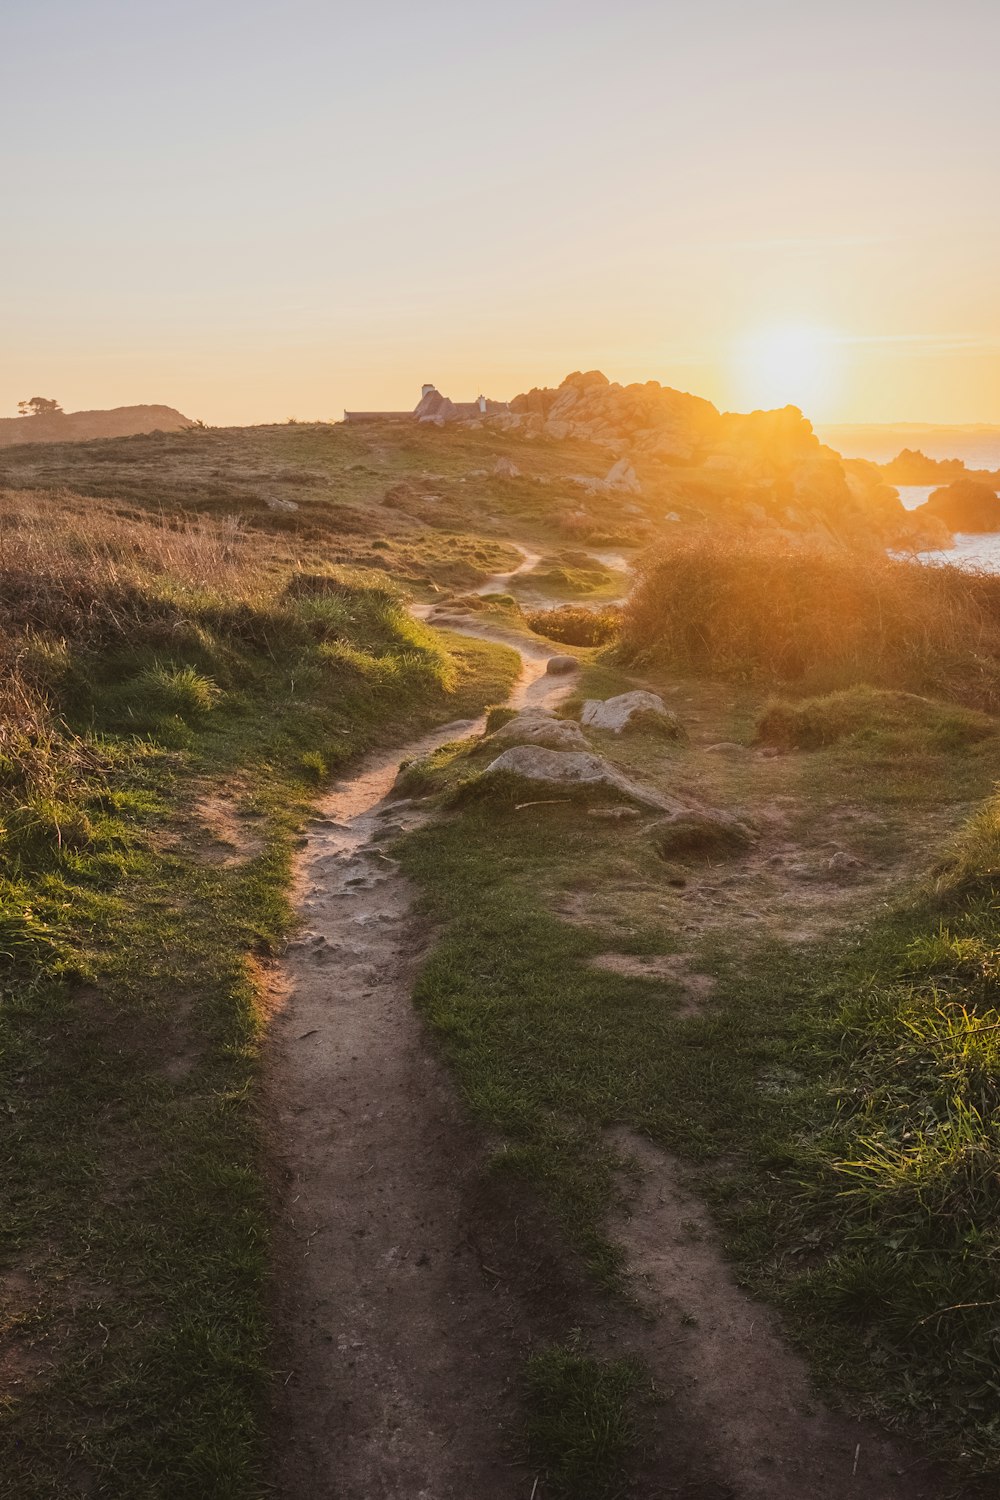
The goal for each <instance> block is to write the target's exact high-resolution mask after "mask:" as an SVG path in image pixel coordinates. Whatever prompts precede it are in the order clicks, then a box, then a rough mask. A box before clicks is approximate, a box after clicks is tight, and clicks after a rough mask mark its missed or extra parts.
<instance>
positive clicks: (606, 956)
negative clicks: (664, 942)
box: [590, 953, 717, 1016]
mask: <svg viewBox="0 0 1000 1500" xmlns="http://www.w3.org/2000/svg"><path fill="white" fill-rule="evenodd" d="M693 962H694V959H693V955H692V954H690V953H656V954H652V955H649V954H637V953H598V954H597V956H596V957H595V958H592V959H591V960H590V963H591V967H592V968H595V969H605V970H606V971H607V972H609V973H611V974H626V975H628V976H629V977H630V978H632V979H649V980H653V981H656V980H664V979H665V980H667V981H668V982H669V983H670V984H671V985H674V986H675V987H676V988H677V989H679V990H680V991H681V992H682V994H683V996H684V998H683V1000H682V1001H681V1003H680V1005H679V1006H678V1007H677V1011H676V1014H677V1015H679V1016H696V1015H699V1014H700V1012H701V1010H702V1008H703V1006H704V1003H705V1001H706V1000H707V999H708V997H709V995H711V993H712V991H713V990H714V989H715V987H716V983H717V981H716V980H715V979H714V978H713V976H712V975H711V974H700V973H698V971H697V970H696V969H692V968H691V967H690V966H691V964H692V963H693Z"/></svg>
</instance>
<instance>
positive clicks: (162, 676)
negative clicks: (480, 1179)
mask: <svg viewBox="0 0 1000 1500" xmlns="http://www.w3.org/2000/svg"><path fill="white" fill-rule="evenodd" d="M60 587H61V586H60ZM40 588H41V585H39V587H38V588H36V589H35V590H34V591H33V593H32V595H31V597H32V598H33V599H35V600H37V599H38V598H39V597H41V595H43V594H44V589H42V590H41V594H40V593H39V589H40ZM46 597H47V596H46ZM59 597H60V598H65V595H64V594H60V595H59ZM54 598H55V595H53V599H54ZM32 607H34V605H33V606H32ZM47 607H51V608H52V609H54V608H55V603H52V604H51V606H47ZM59 607H60V608H62V607H63V605H62V604H60V605H59ZM126 608H127V611H128V614H127V618H126V617H125V611H126ZM69 639H70V642H71V644H70V645H69V646H68V647H67V648H66V649H65V650H64V651H60V650H58V649H56V646H55V645H54V644H52V643H51V642H50V643H49V644H48V645H47V646H46V649H44V650H41V651H39V650H37V649H36V650H35V653H34V657H32V658H31V659H30V660H29V659H28V658H29V656H30V653H28V654H27V655H25V654H22V656H21V657H20V658H19V660H21V662H22V665H23V667H24V670H25V671H27V672H29V673H31V672H34V673H36V675H35V677H32V678H26V679H25V684H26V687H25V691H26V692H27V691H28V689H29V688H30V686H31V682H33V681H34V682H38V683H40V682H41V677H40V675H38V674H40V673H41V670H42V668H44V669H45V671H47V672H48V673H49V677H48V679H47V680H48V684H49V685H48V687H47V689H46V691H47V694H48V712H49V714H50V718H49V719H48V720H45V719H44V715H43V717H42V719H40V720H39V721H38V722H39V723H41V724H42V725H43V729H44V733H42V734H41V736H39V733H37V732H35V731H32V733H31V734H28V733H27V731H25V732H24V733H23V734H21V736H20V738H19V737H18V732H17V731H16V729H10V730H9V731H8V729H7V727H6V726H5V731H4V738H3V740H2V742H0V824H2V842H0V1079H2V1090H3V1097H4V1099H5V1100H7V1101H9V1104H8V1108H7V1112H6V1113H5V1116H4V1125H3V1132H2V1145H0V1151H2V1169H3V1176H4V1194H5V1212H4V1216H3V1222H2V1225H0V1272H2V1285H3V1287H4V1293H3V1299H2V1302H0V1339H2V1345H3V1349H4V1352H5V1358H6V1360H7V1368H8V1370H9V1371H12V1372H13V1373H12V1378H11V1379H10V1381H9V1382H8V1384H7V1387H6V1391H5V1395H4V1397H3V1401H2V1404H0V1474H2V1476H3V1477H2V1479H0V1490H3V1492H4V1493H6V1494H10V1495H12V1496H13V1495H17V1496H18V1500H41V1497H43V1496H44V1497H46V1500H48V1497H58V1496H70V1495H78V1494H80V1493H84V1492H86V1493H94V1494H100V1495H103V1496H115V1497H121V1500H125V1497H128V1500H132V1497H135V1496H137V1495H142V1496H143V1497H147V1496H148V1497H151V1500H152V1497H158V1496H163V1497H166V1496H170V1497H175V1496H190V1497H199V1500H200V1497H207V1496H213V1497H232V1500H237V1497H238V1500H250V1497H253V1496H257V1495H260V1494H262V1493H263V1480H262V1472H263V1470H262V1465H263V1454H262V1446H263V1439H262V1432H263V1424H264V1417H265V1406H266V1397H267V1387H268V1381H269V1370H268V1328H267V1312H266V1283H267V1274H268V1253H269V1252H268V1218H269V1208H270V1206H269V1203H268V1200H267V1189H266V1185H265V1181H264V1176H263V1160H262V1138H261V1119H260V1096H259V1083H260V1052H259V1049H260V1042H261V1035H262V1026H263V1016H262V1011H261V989H262V974H261V969H260V965H261V963H262V962H266V960H267V959H268V957H269V956H271V955H273V954H275V953H277V952H278V951H280V947H281V944H282V942H283V940H284V937H285V935H286V934H287V932H288V931H289V928H290V924H291V922H292V913H291V911H290V909H289V906H288V901H287V894H286V892H287V887H288V879H289V873H290V867H291V857H292V850H293V846H294V840H295V838H296V836H297V833H298V830H299V828H300V826H301V823H302V819H303V817H304V815H305V814H306V812H307V810H308V806H309V799H310V797H311V796H313V795H314V794H315V786H316V784H317V782H320V781H322V780H325V779H326V777H327V775H328V774H329V773H330V772H331V771H334V770H336V769H338V768H340V767H343V766H344V765H346V764H347V763H348V762H349V761H350V760H351V759H352V758H353V757H355V756H357V755H358V754H359V753H360V752H362V751H364V750H365V749H366V748H368V747H369V746H372V745H375V744H384V743H388V742H391V741H393V740H398V739H401V738H403V737H404V736H405V735H408V734H410V733H412V732H417V731H419V730H421V729H423V728H425V727H428V726H429V725H430V724H432V723H434V722H440V721H442V720H446V719H448V718H451V717H456V716H465V715H469V714H472V713H475V712H477V711H479V710H480V709H481V708H482V707H483V706H484V705H485V704H487V703H489V702H493V701H496V700H497V699H498V698H501V697H503V696H504V694H505V692H506V691H507V689H508V687H509V685H510V682H511V680H512V678H513V677H514V676H515V675H516V668H517V663H516V658H515V657H514V654H513V653H511V652H509V651H506V650H504V649H503V648H494V647H491V646H489V645H485V644H483V643H479V642H466V641H456V640H451V641H450V644H449V643H448V642H447V641H446V640H445V638H443V637H436V636H434V635H433V634H432V633H431V632H428V631H426V630H424V629H423V627H419V626H415V625H414V624H413V623H412V622H411V621H410V620H409V619H408V618H407V617H406V615H405V613H404V612H403V610H402V607H401V605H400V603H399V601H398V600H397V599H396V597H395V595H394V594H393V593H392V592H391V591H388V590H386V589H385V588H384V587H382V586H380V585H377V584H376V583H375V582H374V581H372V580H370V579H368V578H361V579H357V578H352V577H348V576H345V575H339V574H337V575H332V574H331V575H328V576H326V577H325V578H322V579H320V580H319V581H314V583H313V584H312V585H310V586H309V587H308V588H306V587H304V586H302V585H301V584H299V585H298V586H297V588H296V589H295V590H292V591H286V592H284V593H280V592H279V593H275V592H274V591H272V592H271V593H270V594H262V595H261V596H260V597H259V598H258V599H255V600H251V601H246V600H245V601H244V602H234V600H233V599H232V598H229V597H223V596H221V595H215V594H213V593H212V592H211V591H210V590H207V589H199V590H194V591H191V590H188V591H181V592H178V591H177V590H176V589H175V588H174V587H173V586H172V585H171V584H170V583H169V580H168V581H167V582H166V583H162V584H161V583H153V582H152V580H151V581H150V584H149V586H148V587H147V588H145V589H144V588H142V587H138V588H137V589H135V590H133V591H132V592H129V591H128V590H125V591H124V592H122V591H119V592H118V593H115V592H114V590H113V589H111V588H110V587H105V586H104V584H101V586H100V587H97V585H95V591H94V594H93V608H90V606H88V613H87V615H86V617H85V618H84V617H81V625H80V628H79V629H78V630H77V631H76V632H75V634H74V635H73V636H71V637H69ZM35 658H37V659H38V661H36V663H35V665H34V666H33V665H32V662H33V661H35ZM38 662H40V663H41V665H38ZM53 663H55V667H53ZM56 669H57V670H56ZM40 690H41V689H40V688H39V691H40ZM32 691H34V689H32ZM38 701H39V703H42V702H43V701H44V700H42V699H39V700H38ZM42 712H43V711H42V709H41V708H39V709H38V713H40V714H41V713H42ZM10 722H11V723H12V724H13V723H14V722H15V721H13V720H12V721H10ZM46 724H47V725H48V727H47V728H46V727H44V726H45V725H46ZM206 796H215V797H221V798H222V799H223V800H224V802H225V804H226V806H227V807H228V808H229V810H230V813H231V816H232V818H233V820H234V821H235V825H236V827H237V828H238V830H239V834H238V836H237V842H238V845H239V842H240V840H242V846H241V847H236V848H235V849H234V848H231V847H230V846H229V845H228V844H226V843H225V842H220V840H219V838H216V837H213V836H206V833H205V829H204V826H203V825H204V816H203V814H202V813H201V812H200V811H199V807H200V799H202V798H204V797H206ZM220 856H225V858H221V857H220Z"/></svg>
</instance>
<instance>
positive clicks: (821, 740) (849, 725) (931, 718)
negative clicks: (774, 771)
mask: <svg viewBox="0 0 1000 1500" xmlns="http://www.w3.org/2000/svg"><path fill="white" fill-rule="evenodd" d="M996 732H997V726H996V723H995V722H994V721H993V720H992V719H991V718H989V717H988V716H987V715H986V714H983V713H978V712H976V711H975V710H974V709H969V708H962V707H956V706H955V705H954V704H947V703H938V702H935V701H934V700H933V699H930V698H923V697H920V696H919V695H918V694H916V693H901V692H893V691H892V690H890V689H885V688H873V687H868V686H858V687H853V688H847V689H844V690H843V691H841V692H837V693H828V694H826V695H824V696H822V697H816V698H804V699H800V700H797V701H795V700H788V699H771V701H770V702H769V703H767V704H766V705H765V707H764V710H763V712H762V713H761V715H760V718H759V719H758V721H757V733H756V738H757V742H758V743H759V744H762V745H775V746H777V747H778V748H780V749H783V750H819V749H822V748H823V747H824V746H826V745H834V744H836V743H837V742H838V741H840V740H846V739H853V738H856V737H857V738H861V737H863V738H865V739H868V740H873V739H884V738H885V737H886V736H887V735H892V736H893V737H894V739H896V740H897V741H899V740H900V739H901V738H903V737H913V738H915V739H919V741H920V743H921V745H922V746H923V747H924V748H926V749H930V750H939V751H941V752H945V753H950V752H952V751H955V750H961V749H962V748H963V746H966V745H973V744H977V743H978V742H979V741H981V740H984V739H988V738H990V737H991V736H992V735H995V734H996Z"/></svg>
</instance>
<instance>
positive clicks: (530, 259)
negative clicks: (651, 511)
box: [0, 0, 1000, 424]
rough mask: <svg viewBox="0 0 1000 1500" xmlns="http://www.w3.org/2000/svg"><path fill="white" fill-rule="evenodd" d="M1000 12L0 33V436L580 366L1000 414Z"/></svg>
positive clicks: (617, 374) (450, 4)
mask: <svg viewBox="0 0 1000 1500" xmlns="http://www.w3.org/2000/svg"><path fill="white" fill-rule="evenodd" d="M998 48H1000V3H998V0H948V3H947V4H944V3H942V0H838V3H836V4H834V3H826V0H823V3H820V0H615V3H600V4H598V3H594V0H506V3H504V4H496V3H494V4H492V5H484V4H476V3H475V0H412V3H408V4H403V3H398V0H367V3H365V4H363V5H362V4H358V3H352V4H350V5H347V4H342V3H340V0H281V3H278V0H238V3H237V0H198V3H192V0H171V3H170V4H166V3H163V0H140V3H136V0H33V3H32V4H30V5H27V4H26V5H22V6H20V7H19V8H15V6H14V3H13V0H4V3H3V5H2V13H0V129H2V139H3V141H4V146H5V151H4V157H3V161H2V166H0V215H2V218H0V415H3V416H5V415H13V414H14V412H15V411H16V406H17V402H18V400H20V399H22V398H25V397H28V396H32V395H43V396H47V397H54V398H56V399H57V400H59V401H61V402H62V404H63V405H64V406H65V407H66V409H67V410H77V409H81V408H91V407H108V406H118V405H129V404H132V403H136V402H163V403H166V404H168V405H171V406H176V407H178V408H179V409H180V410H182V411H183V412H185V413H186V414H187V415H188V416H190V417H195V418H201V419H202V420H204V421H207V422H210V423H213V424H214V423H249V422H262V421H281V420H284V419H286V418H287V417H289V416H296V417H298V418H299V419H300V420H307V419H314V418H322V419H330V418H339V417H340V416H341V414H342V411H343V408H344V407H354V408H364V409H367V408H382V407H388V408H402V409H405V408H409V407H412V406H413V405H414V404H415V402H416V400H417V399H418V397H419V393H420V392H419V388H420V386H421V384H422V383H423V382H425V381H430V382H433V383H435V384H436V385H437V386H438V387H439V388H440V389H441V390H443V391H445V392H446V393H447V394H450V395H452V396H454V397H455V398H456V399H463V400H464V399H470V398H471V397H473V396H475V395H477V394H478V393H479V392H480V391H483V392H485V393H486V394H487V395H490V396H495V397H499V398H507V397H510V396H512V395H514V394H516V393H517V392H518V391H521V390H525V389H528V388H529V387H531V386H533V385H548V384H558V382H559V381H560V380H561V379H562V378H563V376H564V375H566V374H567V373H568V372H569V371H571V370H576V369H594V368H597V369H602V370H604V372H605V373H606V374H607V375H608V376H609V377H610V378H611V379H616V380H621V381H631V380H648V379H656V380H660V381H662V382H663V383H664V384H667V385H673V386H677V387H679V388H681V389H685V390H692V391H694V392H696V393H697V394H699V395H703V396H707V397H708V398H710V399H711V400H713V401H715V402H716V404H717V405H719V406H721V407H723V408H724V409H730V410H731V409H737V410H745V409H749V408H752V407H756V406H761V405H765V406H769V405H783V404H785V402H787V401H793V402H795V403H796V404H798V405H801V406H802V407H803V408H804V409H805V410H806V412H807V414H808V415H810V416H812V417H813V418H814V419H815V420H818V421H823V422H865V421H872V422H880V421H916V422H1000V278H998V276H997V268H998V266H1000V192H998V191H997V189H998V186H1000V89H998V88H997V85H996V60H997V55H998Z"/></svg>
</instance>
